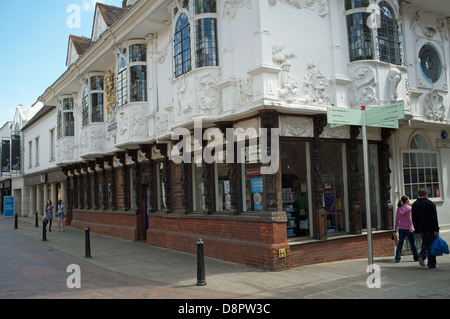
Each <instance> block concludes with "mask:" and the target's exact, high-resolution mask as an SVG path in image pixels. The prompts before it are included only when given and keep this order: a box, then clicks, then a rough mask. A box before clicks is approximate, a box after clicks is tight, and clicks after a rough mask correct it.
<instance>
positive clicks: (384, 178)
mask: <svg viewBox="0 0 450 319" xmlns="http://www.w3.org/2000/svg"><path fill="white" fill-rule="evenodd" d="M391 135H392V130H391V129H388V128H382V129H381V146H380V148H381V150H380V153H381V154H380V155H381V156H380V157H381V167H382V170H381V190H382V191H381V203H382V207H381V209H382V214H381V227H382V229H385V230H390V229H393V227H394V225H393V224H392V222H393V216H394V207H393V205H392V202H391V169H390V167H389V157H390V154H391V153H390V151H389V143H388V140H389V138H390V137H391Z"/></svg>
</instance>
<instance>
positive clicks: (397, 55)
mask: <svg viewBox="0 0 450 319" xmlns="http://www.w3.org/2000/svg"><path fill="white" fill-rule="evenodd" d="M363 2H365V3H363ZM367 5H368V6H367ZM373 5H377V6H378V10H376V12H375V13H374V12H372V11H371V10H372V9H373V8H372V6H373ZM383 7H386V8H388V9H390V11H391V12H390V13H391V15H392V16H393V17H392V19H386V15H385V14H384V13H383V12H382V10H381V9H382V8H383ZM344 14H345V21H346V22H345V23H346V29H347V40H348V41H347V46H348V54H349V60H350V62H355V61H360V60H374V61H380V62H385V63H390V64H395V65H400V66H401V65H403V63H404V61H403V60H404V59H403V44H402V43H403V39H402V32H401V23H398V22H397V17H398V16H399V12H398V10H396V7H395V6H394V4H393V3H392V2H391V1H387V0H381V1H380V0H378V1H376V3H375V4H372V3H370V1H356V2H355V1H353V0H346V1H345V7H344ZM372 14H377V15H378V14H379V16H377V18H376V19H377V20H376V23H379V25H378V26H379V28H370V27H369V26H368V25H367V21H368V19H369V18H370V16H371V15H372ZM355 15H359V17H358V18H357V19H355ZM351 19H352V20H353V22H354V24H350V21H351ZM356 22H359V23H356ZM389 22H392V23H391V24H392V27H393V28H396V30H389V26H390V25H391V24H390V23H389ZM355 23H356V24H355ZM351 26H352V27H353V29H350V27H351ZM360 33H361V34H360ZM391 33H394V36H395V35H396V37H397V40H395V41H393V40H391V35H392V34H391ZM360 41H361V47H360V48H355V45H356V44H357V43H358V42H360ZM382 43H385V44H387V47H388V51H389V54H385V53H384V52H386V50H385V48H386V45H381V44H382ZM357 49H358V50H364V51H365V52H361V53H360V54H357V53H356V52H354V51H356V50H357ZM392 52H393V53H392ZM392 55H394V56H392Z"/></svg>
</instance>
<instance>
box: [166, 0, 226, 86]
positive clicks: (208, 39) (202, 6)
mask: <svg viewBox="0 0 450 319" xmlns="http://www.w3.org/2000/svg"><path fill="white" fill-rule="evenodd" d="M192 5H193V8H192V9H190V8H189V6H188V5H186V6H183V8H178V7H176V8H174V10H173V21H174V28H173V30H172V31H173V33H172V34H173V75H174V79H177V78H179V77H181V76H182V75H184V74H187V73H189V72H190V71H193V70H198V69H200V68H203V67H217V66H219V49H218V45H219V37H218V16H219V15H218V13H217V1H215V0H194V1H192ZM190 11H192V12H190Z"/></svg>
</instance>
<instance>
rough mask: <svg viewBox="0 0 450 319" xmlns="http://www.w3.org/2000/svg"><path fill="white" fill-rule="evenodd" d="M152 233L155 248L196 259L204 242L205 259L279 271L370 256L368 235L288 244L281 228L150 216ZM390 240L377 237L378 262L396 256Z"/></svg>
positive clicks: (149, 235) (387, 234)
mask: <svg viewBox="0 0 450 319" xmlns="http://www.w3.org/2000/svg"><path fill="white" fill-rule="evenodd" d="M167 216H170V215H167ZM235 219H237V218H236V217H235ZM149 227H150V228H149V230H148V231H147V242H148V243H149V244H151V245H155V246H160V247H165V248H169V249H174V250H179V251H184V252H189V253H193V254H195V253H196V252H197V245H196V242H197V240H198V239H199V238H201V239H202V240H203V241H204V243H205V244H204V251H205V255H206V256H209V257H214V258H219V259H222V260H228V261H232V262H237V263H241V264H246V265H250V266H254V267H259V268H264V269H268V270H275V271H277V270H284V269H289V268H292V267H298V266H302V265H307V264H314V263H322V262H330V261H338V260H346V259H357V258H367V256H368V248H367V236H366V235H355V236H348V237H342V238H335V239H328V240H325V241H314V240H313V241H311V242H308V243H306V242H304V243H299V244H293V243H291V244H289V243H288V241H287V236H286V223H281V222H272V223H268V222H257V221H245V220H233V219H231V218H230V219H228V220H227V219H213V217H210V219H205V218H199V219H195V218H193V217H190V218H187V217H164V216H150V217H149ZM391 235H392V232H378V233H374V234H373V236H372V241H373V252H374V257H385V256H394V255H393V254H394V246H393V241H392V240H391ZM279 249H285V250H286V258H281V259H280V258H279Z"/></svg>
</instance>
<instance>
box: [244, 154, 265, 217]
mask: <svg viewBox="0 0 450 319" xmlns="http://www.w3.org/2000/svg"><path fill="white" fill-rule="evenodd" d="M242 151H245V164H242V166H241V167H242V185H244V187H243V190H242V191H243V198H244V203H243V206H244V207H243V211H254V212H258V211H263V210H265V204H264V192H265V190H264V179H263V175H261V162H260V158H259V152H258V147H257V146H247V147H245V149H242Z"/></svg>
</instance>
